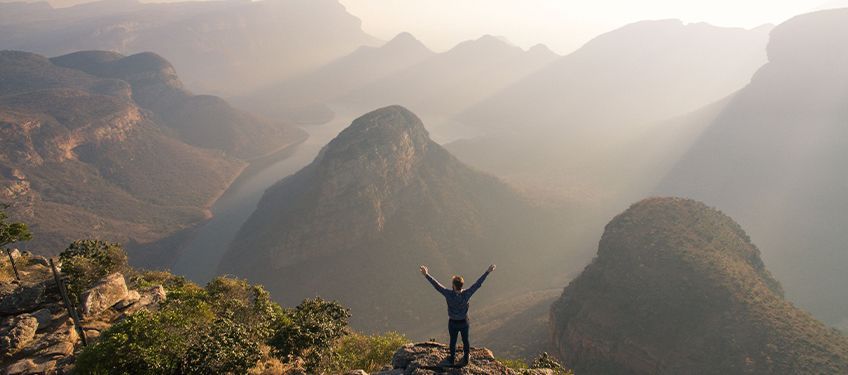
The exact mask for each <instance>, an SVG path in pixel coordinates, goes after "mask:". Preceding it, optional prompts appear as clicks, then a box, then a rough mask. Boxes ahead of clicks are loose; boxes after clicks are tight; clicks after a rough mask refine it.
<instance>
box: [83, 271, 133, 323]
mask: <svg viewBox="0 0 848 375" xmlns="http://www.w3.org/2000/svg"><path fill="white" fill-rule="evenodd" d="M128 296H129V291H128V290H127V283H126V280H124V275H122V274H120V273H113V274H111V275H109V276H106V277H105V278H104V279H103V280H100V282H98V283H97V284H96V285H94V287H92V288H91V289H89V290H87V291H86V292H85V293H83V294H82V296H81V297H80V298H81V300H82V304H81V306H80V307H82V313H83V315H85V316H93V315H98V314H100V313H102V312H103V311H106V309H108V308H110V307H112V306H115V305H116V304H117V303H118V302H121V301H124V300H127V299H128V298H127V297H128Z"/></svg>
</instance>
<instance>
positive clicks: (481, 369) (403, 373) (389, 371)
mask: <svg viewBox="0 0 848 375" xmlns="http://www.w3.org/2000/svg"><path fill="white" fill-rule="evenodd" d="M448 355H449V350H448V346H447V345H445V344H441V343H437V342H422V343H415V344H407V345H404V346H403V347H401V348H400V349H398V350H397V352H395V355H394V356H393V357H392V364H391V366H388V368H386V369H385V370H382V371H379V372H376V373H375V374H374V375H431V374H432V375H435V374H451V375H460V374H462V375H491V374H501V375H546V374H553V372H552V370H549V369H529V370H521V371H520V372H518V371H515V370H512V369H510V368H509V367H506V366H505V365H504V364H503V363H501V362H499V361H498V360H497V359H495V356H494V354H492V351H491V350H489V349H486V348H472V349H471V360H470V362H469V364H468V365H467V366H464V367H455V366H450V365H449V364H448V363H447V359H448ZM360 371H361V370H360Z"/></svg>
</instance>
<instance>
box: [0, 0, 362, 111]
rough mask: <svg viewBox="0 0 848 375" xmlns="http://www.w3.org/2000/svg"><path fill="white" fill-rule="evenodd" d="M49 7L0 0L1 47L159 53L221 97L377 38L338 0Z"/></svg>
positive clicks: (195, 85) (197, 85) (193, 83)
mask: <svg viewBox="0 0 848 375" xmlns="http://www.w3.org/2000/svg"><path fill="white" fill-rule="evenodd" d="M45 5H46V4H45V3H33V4H20V3H11V4H2V3H0V30H2V31H3V32H2V33H0V49H17V50H27V51H32V52H35V53H41V54H44V55H49V56H56V55H61V54H67V53H71V52H75V51H80V50H110V51H117V52H120V53H123V54H135V53H139V52H144V51H152V52H155V53H157V54H159V55H161V56H164V57H166V58H167V59H168V60H169V61H171V62H172V63H173V64H174V66H175V67H176V70H177V72H179V73H180V75H181V76H182V77H183V79H184V80H185V81H186V83H187V85H188V86H189V87H191V88H192V89H194V90H201V91H204V92H211V93H215V94H219V95H220V94H226V95H235V94H240V93H244V92H249V91H251V90H253V89H256V88H258V87H261V86H263V85H265V84H267V83H268V82H274V81H278V80H281V79H286V78H290V77H293V76H295V75H297V74H301V73H304V72H306V71H308V70H309V69H312V68H314V67H317V66H320V65H322V64H324V63H327V62H329V61H331V60H333V59H335V58H338V57H340V56H343V55H345V54H347V53H350V52H351V51H353V50H355V49H356V48H358V47H360V46H362V45H373V44H375V43H377V42H378V41H377V39H375V38H373V37H371V36H369V35H367V34H365V33H364V32H363V31H362V28H361V22H360V21H359V19H357V18H356V17H353V16H352V15H350V14H349V13H348V12H347V11H346V10H345V8H344V6H342V5H341V4H340V3H339V2H338V1H336V0H265V1H255V2H254V1H241V0H239V1H202V2H175V3H141V2H138V1H98V2H91V3H86V4H81V5H77V6H72V7H68V8H58V9H53V8H51V7H49V6H45ZM6 15H8V16H6Z"/></svg>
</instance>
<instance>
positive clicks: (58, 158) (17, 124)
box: [0, 51, 244, 261]
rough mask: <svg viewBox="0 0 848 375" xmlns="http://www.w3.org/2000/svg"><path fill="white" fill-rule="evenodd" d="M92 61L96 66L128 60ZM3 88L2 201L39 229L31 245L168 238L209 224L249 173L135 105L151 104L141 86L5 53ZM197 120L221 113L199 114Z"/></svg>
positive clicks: (1, 56)
mask: <svg viewBox="0 0 848 375" xmlns="http://www.w3.org/2000/svg"><path fill="white" fill-rule="evenodd" d="M80 56H82V55H79V56H77V57H80ZM85 56H88V57H90V58H89V59H88V60H87V61H89V62H90V63H92V64H94V63H96V62H98V61H99V62H100V63H102V62H103V61H108V60H110V59H112V60H115V61H122V59H124V58H123V57H121V56H120V55H116V54H112V53H104V52H91V53H87V54H86V55H85ZM127 59H132V57H131V58H127ZM63 60H64V59H63ZM157 61H158V60H157ZM164 64H167V62H164ZM124 72H125V73H126V74H127V76H132V74H134V73H133V72H136V73H137V74H138V75H141V76H143V75H145V74H147V73H145V72H146V70H145V69H138V70H133V69H131V68H127V69H126V70H125V71H124ZM114 76H117V74H116V75H114ZM172 78H173V80H174V82H176V83H178V82H179V80H178V79H177V78H176V76H173V77H172ZM0 81H2V82H3V83H4V84H3V85H0V201H2V202H9V203H13V204H14V205H13V207H12V214H13V215H14V216H16V217H19V218H21V219H22V220H24V221H26V222H30V223H32V226H33V230H34V235H35V240H34V241H33V242H32V243H31V244H30V245H31V246H34V247H35V248H37V249H39V250H40V251H43V252H46V253H56V252H59V251H61V250H62V249H64V248H65V246H67V244H68V243H69V242H70V241H72V240H75V239H79V238H88V237H96V238H104V239H109V240H113V241H121V242H127V243H130V244H137V243H148V242H151V241H155V240H158V239H161V238H163V237H165V236H167V235H169V234H172V233H175V232H177V231H179V230H181V229H184V228H187V227H189V226H191V225H193V224H195V223H197V222H199V221H201V220H203V219H205V218H206V217H207V216H208V213H207V212H206V209H207V208H208V206H209V205H210V204H211V202H212V201H213V200H214V199H215V198H216V197H217V196H218V195H219V194H220V193H221V192H222V191H223V190H224V189H225V188H226V187H227V186H228V184H229V183H230V181H231V180H232V179H233V178H235V177H236V175H237V174H238V173H239V171H240V170H241V168H242V167H243V166H244V163H243V162H241V161H239V160H237V159H234V158H232V157H227V156H226V155H224V154H223V153H222V152H221V151H219V150H210V149H204V148H198V147H195V146H191V145H188V144H186V143H184V142H183V141H182V140H181V139H180V138H182V137H177V136H175V135H174V133H175V132H174V131H173V130H171V129H170V128H169V127H168V126H165V125H163V124H162V123H160V122H159V121H160V118H161V117H163V116H160V115H159V114H158V113H157V112H155V111H149V110H146V109H144V108H143V107H142V106H141V105H139V103H138V102H136V101H135V100H134V98H136V97H138V98H143V97H144V95H143V94H142V93H141V91H139V90H138V89H139V87H141V86H139V83H138V81H136V80H133V79H130V83H128V82H127V81H124V80H119V79H115V78H99V77H96V76H93V75H91V74H88V73H85V72H83V71H82V70H77V69H71V68H67V67H63V66H60V65H57V64H55V63H54V62H52V61H51V60H49V59H47V58H45V57H43V56H39V55H35V54H32V53H27V52H17V51H2V52H0ZM137 94H138V95H137ZM183 94H185V93H183ZM196 116H211V115H209V114H204V113H203V112H202V110H198V113H197V114H196ZM138 255H139V256H138V257H137V259H143V257H144V255H142V254H138ZM159 261H164V259H159Z"/></svg>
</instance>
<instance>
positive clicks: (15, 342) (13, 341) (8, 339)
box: [0, 314, 38, 356]
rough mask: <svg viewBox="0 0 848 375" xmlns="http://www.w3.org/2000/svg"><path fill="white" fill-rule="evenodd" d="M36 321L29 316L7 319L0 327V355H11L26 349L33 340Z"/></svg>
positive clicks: (36, 325)
mask: <svg viewBox="0 0 848 375" xmlns="http://www.w3.org/2000/svg"><path fill="white" fill-rule="evenodd" d="M37 330H38V319H36V318H35V317H33V316H32V315H29V314H23V315H21V316H18V317H14V318H8V319H6V320H5V321H4V322H3V326H2V327H0V355H3V356H7V355H12V354H15V353H17V352H18V351H20V350H21V349H23V348H25V347H27V345H29V344H30V343H31V342H32V339H33V338H35V331H37Z"/></svg>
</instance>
